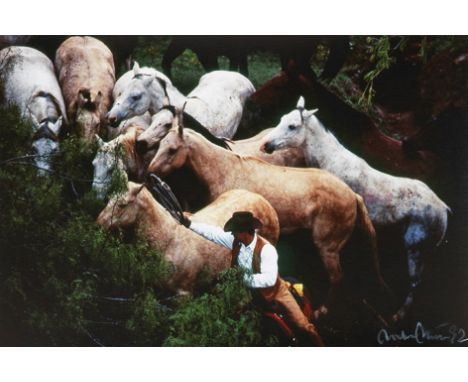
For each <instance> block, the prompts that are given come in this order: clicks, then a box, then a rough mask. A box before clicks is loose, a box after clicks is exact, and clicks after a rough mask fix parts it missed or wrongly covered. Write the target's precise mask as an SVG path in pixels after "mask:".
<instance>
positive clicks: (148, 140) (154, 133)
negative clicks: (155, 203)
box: [136, 106, 305, 167]
mask: <svg viewBox="0 0 468 382" xmlns="http://www.w3.org/2000/svg"><path fill="white" fill-rule="evenodd" d="M176 113H177V110H176V108H175V107H174V106H164V107H163V108H162V109H161V110H160V111H159V112H157V113H156V114H155V115H153V118H152V121H151V125H150V126H149V127H148V128H147V129H146V130H145V131H144V132H143V133H141V134H140V135H139V136H138V138H137V141H136V150H137V152H138V154H140V155H144V154H145V153H146V152H147V151H148V150H157V148H158V145H159V142H160V141H161V140H162V139H163V138H164V137H165V136H166V135H167V133H168V132H169V130H170V129H171V127H172V124H173V121H174V118H175V115H176ZM187 117H188V118H187ZM184 125H185V126H186V127H189V128H191V129H193V130H195V131H197V132H199V133H201V134H203V135H204V136H205V138H208V139H209V140H211V141H212V142H214V143H215V139H216V137H214V136H213V135H212V134H211V133H209V131H208V129H206V128H205V127H204V126H202V125H201V124H200V123H198V122H197V121H195V120H193V118H192V117H190V116H189V115H187V114H185V115H184ZM270 130H272V128H269V129H265V130H263V131H261V132H260V133H258V134H257V135H255V136H253V137H250V138H248V139H241V140H236V141H231V140H226V144H227V146H228V147H229V148H230V149H231V150H232V151H233V152H235V153H237V154H239V155H242V156H253V157H256V158H259V159H262V160H264V161H265V162H268V163H271V164H275V165H277V166H288V167H305V161H304V155H303V153H302V150H300V149H295V148H287V149H284V150H278V151H276V152H275V153H273V154H266V153H264V152H262V151H260V149H259V143H260V140H261V139H262V138H263V137H264V136H265V135H266V134H267V133H268V132H269V131H270ZM208 135H212V137H209V136H208Z"/></svg>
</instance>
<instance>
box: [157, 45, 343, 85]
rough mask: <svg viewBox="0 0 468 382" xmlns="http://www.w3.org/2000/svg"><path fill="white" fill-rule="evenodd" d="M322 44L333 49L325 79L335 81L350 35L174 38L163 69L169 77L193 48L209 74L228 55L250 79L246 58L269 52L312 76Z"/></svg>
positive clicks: (233, 66)
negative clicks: (175, 64)
mask: <svg viewBox="0 0 468 382" xmlns="http://www.w3.org/2000/svg"><path fill="white" fill-rule="evenodd" d="M320 43H325V44H326V45H327V46H328V47H329V49H330V54H329V56H328V60H327V63H326V65H325V67H324V69H323V71H322V77H323V78H332V77H334V76H335V75H336V73H338V71H339V70H340V68H341V67H342V66H343V63H344V60H345V58H346V55H347V53H348V50H349V37H348V36H174V37H173V38H172V40H171V43H170V44H169V47H168V48H167V50H166V52H165V53H164V56H163V60H162V67H163V70H164V73H165V74H166V75H168V76H169V77H170V75H171V66H172V62H173V61H174V60H175V59H176V58H177V57H178V56H180V55H181V54H182V53H183V52H184V51H185V50H186V49H190V50H192V51H193V52H194V53H195V54H196V55H197V57H198V59H199V61H200V63H201V64H202V66H203V68H204V69H205V70H206V71H207V72H209V71H212V70H217V69H219V65H218V57H219V56H226V57H227V58H229V61H230V69H231V70H240V72H241V73H242V74H244V75H245V76H248V74H249V72H248V65H247V55H248V54H251V53H253V52H255V51H269V52H272V53H275V54H278V55H279V58H280V61H281V67H282V68H283V69H285V68H286V67H287V65H288V63H289V61H290V60H292V61H294V62H295V63H296V64H297V65H298V67H299V68H300V70H301V71H302V72H304V73H309V72H311V69H310V59H311V58H312V55H313V54H314V53H315V50H316V48H317V45H318V44H320Z"/></svg>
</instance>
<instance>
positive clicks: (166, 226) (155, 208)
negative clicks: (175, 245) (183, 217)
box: [136, 190, 179, 251]
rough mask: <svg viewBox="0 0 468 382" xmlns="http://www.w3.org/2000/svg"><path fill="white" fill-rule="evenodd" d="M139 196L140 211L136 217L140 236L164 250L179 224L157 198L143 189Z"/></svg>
mask: <svg viewBox="0 0 468 382" xmlns="http://www.w3.org/2000/svg"><path fill="white" fill-rule="evenodd" d="M138 198H139V201H138V203H139V205H138V208H139V212H138V215H137V219H136V230H137V232H138V234H139V236H141V237H144V238H145V239H146V240H148V241H149V242H150V243H151V244H152V245H154V246H157V247H158V248H159V249H160V250H161V251H164V250H165V249H166V248H167V247H168V246H169V243H170V242H171V240H172V239H173V236H174V232H175V231H176V230H177V227H178V226H179V225H178V224H177V223H176V222H175V220H174V218H173V217H172V216H171V215H170V214H169V213H168V212H167V211H166V210H164V208H163V207H161V206H160V205H159V204H158V202H156V200H154V199H153V197H152V196H151V195H150V194H149V192H148V191H146V190H143V191H142V195H139V196H138Z"/></svg>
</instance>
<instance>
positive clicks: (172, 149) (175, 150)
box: [169, 147, 177, 155]
mask: <svg viewBox="0 0 468 382" xmlns="http://www.w3.org/2000/svg"><path fill="white" fill-rule="evenodd" d="M176 152H177V148H174V147H171V148H170V149H169V155H174V154H175V153H176Z"/></svg>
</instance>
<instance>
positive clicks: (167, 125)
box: [164, 123, 172, 129]
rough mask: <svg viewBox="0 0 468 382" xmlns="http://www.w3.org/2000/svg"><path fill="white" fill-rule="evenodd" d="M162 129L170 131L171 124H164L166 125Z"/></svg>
mask: <svg viewBox="0 0 468 382" xmlns="http://www.w3.org/2000/svg"><path fill="white" fill-rule="evenodd" d="M164 127H165V128H166V129H170V128H171V127H172V123H166V124H165V125H164Z"/></svg>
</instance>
